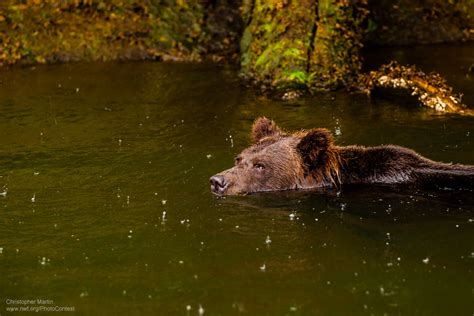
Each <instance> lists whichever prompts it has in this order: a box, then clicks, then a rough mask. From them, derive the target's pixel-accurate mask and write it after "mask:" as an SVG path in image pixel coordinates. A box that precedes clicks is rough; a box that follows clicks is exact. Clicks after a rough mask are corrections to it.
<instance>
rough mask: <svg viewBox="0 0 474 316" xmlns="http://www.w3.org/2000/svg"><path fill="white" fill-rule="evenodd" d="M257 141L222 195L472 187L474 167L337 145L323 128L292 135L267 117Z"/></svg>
mask: <svg viewBox="0 0 474 316" xmlns="http://www.w3.org/2000/svg"><path fill="white" fill-rule="evenodd" d="M252 139H253V141H254V144H253V145H252V146H251V147H249V148H247V149H244V150H243V151H242V153H241V154H240V155H239V156H238V157H237V158H236V164H235V166H234V167H233V168H230V169H228V170H225V171H223V172H221V173H220V174H218V176H222V177H223V178H224V179H225V188H223V191H222V192H216V193H217V194H223V195H234V194H247V193H252V192H262V191H277V190H291V189H311V188H320V187H335V188H339V187H341V185H347V184H349V185H350V184H409V185H420V186H428V187H429V186H433V187H436V188H444V187H453V188H460V189H474V188H473V187H472V186H473V185H474V166H466V165H458V164H445V163H440V162H435V161H432V160H429V159H427V158H424V157H422V156H420V155H419V154H417V153H416V152H414V151H413V150H410V149H407V148H403V147H399V146H394V145H387V146H377V147H362V146H345V147H340V146H336V145H335V144H334V141H333V137H332V135H331V133H330V132H329V131H328V130H327V129H324V128H315V129H312V130H309V131H299V132H296V133H293V134H288V133H286V132H284V131H282V130H281V129H280V128H279V127H278V126H277V125H276V124H275V122H274V121H271V120H269V119H267V118H265V117H261V118H258V119H257V120H255V122H254V124H253V127H252Z"/></svg>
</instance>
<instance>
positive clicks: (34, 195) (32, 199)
mask: <svg viewBox="0 0 474 316" xmlns="http://www.w3.org/2000/svg"><path fill="white" fill-rule="evenodd" d="M35 201H36V193H35V194H33V197H32V198H31V202H33V203H35Z"/></svg>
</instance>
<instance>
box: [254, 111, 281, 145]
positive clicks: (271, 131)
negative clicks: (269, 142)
mask: <svg viewBox="0 0 474 316" xmlns="http://www.w3.org/2000/svg"><path fill="white" fill-rule="evenodd" d="M281 134H283V133H282V131H281V130H280V128H279V127H278V126H277V125H276V123H275V122H274V121H272V120H269V119H267V118H266V117H264V116H263V117H259V118H258V119H256V120H255V122H253V125H252V140H253V141H254V142H255V143H257V142H259V141H260V140H261V139H262V138H264V137H268V136H276V135H281Z"/></svg>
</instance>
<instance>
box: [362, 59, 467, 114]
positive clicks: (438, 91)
mask: <svg viewBox="0 0 474 316" xmlns="http://www.w3.org/2000/svg"><path fill="white" fill-rule="evenodd" d="M362 82H363V84H364V87H363V90H364V91H365V92H366V93H367V94H369V95H370V93H371V92H372V91H373V90H374V89H375V88H377V87H381V88H396V89H406V90H409V91H410V92H411V95H413V96H417V97H418V100H419V101H420V102H421V104H422V105H424V106H427V107H429V108H432V109H434V110H436V111H440V112H446V113H459V114H464V115H474V111H473V110H472V109H469V108H467V107H466V106H465V105H464V104H462V102H461V95H456V94H454V93H453V88H451V87H450V86H448V85H447V83H446V81H445V80H444V79H443V78H442V77H441V76H440V75H439V74H436V73H431V74H425V73H424V72H422V71H421V70H418V69H416V67H415V66H401V65H399V64H398V63H396V62H391V63H389V64H387V65H382V66H381V67H380V68H379V69H378V70H375V71H371V72H370V73H368V74H365V75H363V78H362Z"/></svg>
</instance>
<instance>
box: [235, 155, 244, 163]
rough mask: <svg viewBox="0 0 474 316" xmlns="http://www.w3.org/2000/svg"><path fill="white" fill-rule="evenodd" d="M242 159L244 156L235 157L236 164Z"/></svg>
mask: <svg viewBox="0 0 474 316" xmlns="http://www.w3.org/2000/svg"><path fill="white" fill-rule="evenodd" d="M241 161H242V157H240V156H238V157H235V158H234V162H235V164H236V165H237V164H239V163H240V162H241Z"/></svg>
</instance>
